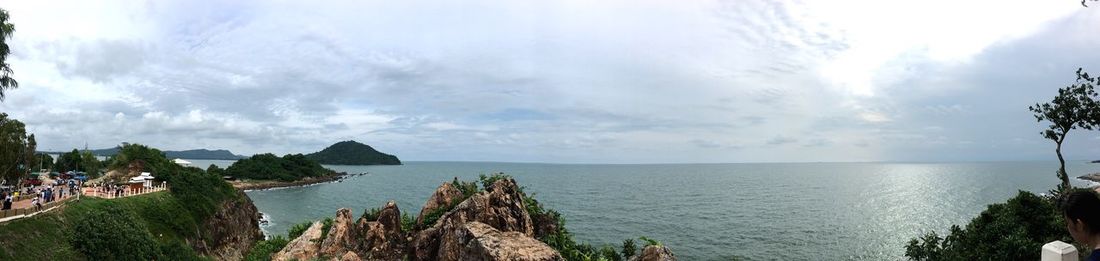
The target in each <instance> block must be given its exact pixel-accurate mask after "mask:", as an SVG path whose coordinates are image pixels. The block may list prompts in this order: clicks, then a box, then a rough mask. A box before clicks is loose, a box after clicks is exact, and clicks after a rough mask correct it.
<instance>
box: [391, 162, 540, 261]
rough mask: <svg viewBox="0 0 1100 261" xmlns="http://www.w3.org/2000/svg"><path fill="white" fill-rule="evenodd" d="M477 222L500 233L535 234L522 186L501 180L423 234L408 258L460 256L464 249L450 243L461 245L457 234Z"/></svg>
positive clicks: (413, 242) (421, 233) (463, 202)
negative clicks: (470, 223)
mask: <svg viewBox="0 0 1100 261" xmlns="http://www.w3.org/2000/svg"><path fill="white" fill-rule="evenodd" d="M475 221H476V222H480V223H484V224H486V225H488V226H490V227H492V228H493V229H496V230H498V231H501V232H517V233H520V234H522V235H524V236H525V237H529V238H530V237H532V236H533V235H534V228H533V226H532V222H531V216H530V215H528V213H527V209H526V208H525V207H524V203H523V195H521V194H520V192H519V186H518V185H516V181H515V180H513V179H502V180H497V181H496V182H494V183H493V184H490V185H489V187H487V188H486V189H485V191H482V192H479V193H478V194H475V195H473V196H470V198H467V199H466V200H465V201H462V203H459V204H458V205H457V206H455V208H454V209H452V210H451V211H449V212H447V213H446V214H443V216H442V217H440V218H439V221H438V222H436V223H435V225H433V226H432V227H430V228H427V229H424V230H422V231H420V232H419V233H418V234H417V235H416V236H415V237H414V238H413V241H412V242H411V243H410V245H409V248H410V249H409V254H410V256H409V258H410V259H413V260H442V259H444V258H445V257H446V256H458V255H459V254H460V253H461V251H462V249H463V248H464V246H462V245H453V244H449V243H454V242H460V241H461V240H460V237H461V235H459V234H458V233H459V232H458V231H461V230H463V229H464V227H465V225H466V223H469V222H475ZM444 243H448V244H444Z"/></svg>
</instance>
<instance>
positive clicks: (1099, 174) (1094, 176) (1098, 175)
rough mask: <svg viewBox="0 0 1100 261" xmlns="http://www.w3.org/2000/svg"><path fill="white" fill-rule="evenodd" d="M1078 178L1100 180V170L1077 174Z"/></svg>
mask: <svg viewBox="0 0 1100 261" xmlns="http://www.w3.org/2000/svg"><path fill="white" fill-rule="evenodd" d="M1077 179H1081V180H1087V181H1092V182H1100V172H1097V173H1091V174H1085V175H1081V176H1077Z"/></svg>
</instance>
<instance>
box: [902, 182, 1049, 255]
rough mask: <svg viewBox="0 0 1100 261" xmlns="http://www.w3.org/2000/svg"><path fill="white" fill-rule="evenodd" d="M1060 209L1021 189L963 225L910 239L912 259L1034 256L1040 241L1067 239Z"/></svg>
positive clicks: (1046, 200) (1038, 252) (906, 249)
mask: <svg viewBox="0 0 1100 261" xmlns="http://www.w3.org/2000/svg"><path fill="white" fill-rule="evenodd" d="M1068 236H1069V234H1068V233H1066V230H1065V224H1064V223H1063V221H1062V216H1061V213H1059V212H1058V210H1057V206H1055V204H1054V202H1052V201H1051V200H1049V199H1047V198H1043V197H1041V196H1038V195H1035V194H1032V193H1031V192H1026V191H1020V192H1019V193H1017V194H1016V197H1013V198H1011V199H1009V200H1008V201H1007V202H1004V203H997V204H992V205H989V207H988V208H986V209H985V211H982V213H981V214H979V215H978V216H977V217H974V219H972V220H970V223H969V224H967V225H966V227H959V226H957V225H955V226H951V229H950V230H949V232H948V234H947V235H945V236H943V237H941V236H939V235H937V234H936V233H935V232H930V233H928V234H925V235H924V236H921V237H919V238H914V239H912V240H909V244H908V245H906V246H905V256H907V257H909V259H911V260H930V261H931V260H1036V259H1039V254H1040V251H1039V249H1040V248H1042V246H1043V244H1045V243H1046V242H1050V241H1054V240H1062V241H1069V237H1068Z"/></svg>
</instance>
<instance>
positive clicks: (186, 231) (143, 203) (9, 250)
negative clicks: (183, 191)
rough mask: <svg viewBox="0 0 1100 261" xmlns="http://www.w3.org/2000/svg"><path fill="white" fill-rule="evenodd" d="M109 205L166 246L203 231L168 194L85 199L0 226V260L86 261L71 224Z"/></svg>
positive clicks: (183, 207) (181, 241)
mask: <svg viewBox="0 0 1100 261" xmlns="http://www.w3.org/2000/svg"><path fill="white" fill-rule="evenodd" d="M108 205H111V206H115V207H119V208H122V209H126V210H130V211H133V212H134V213H135V214H137V216H138V217H139V221H140V222H142V223H144V225H145V226H146V227H147V228H148V230H149V232H150V233H151V234H152V235H153V237H154V238H155V239H156V240H157V241H158V243H161V245H164V246H172V245H179V244H183V245H186V239H187V238H195V237H197V233H198V231H199V230H200V229H201V225H200V222H198V221H196V220H195V219H194V218H193V217H192V215H190V213H189V212H188V210H187V208H185V205H184V204H182V203H181V202H180V201H179V200H178V199H176V198H175V197H173V196H172V195H171V194H169V193H167V192H155V193H149V194H146V195H140V196H133V197H126V198H121V199H112V200H107V199H100V198H93V197H83V198H81V199H80V200H78V201H73V202H69V203H68V204H66V205H65V206H63V207H62V208H59V209H58V210H54V211H50V212H47V213H42V214H39V215H36V216H34V217H30V218H23V219H18V220H12V221H9V222H5V223H0V235H3V236H0V260H85V259H86V258H85V257H84V256H83V255H82V254H80V253H79V252H77V251H76V250H75V249H74V248H73V247H72V246H71V245H69V242H68V238H69V236H70V235H71V234H72V233H73V231H72V228H71V227H72V225H73V224H72V223H73V222H74V221H76V220H79V219H80V218H82V217H84V216H85V215H88V214H89V213H90V212H92V211H94V210H97V209H103V208H105V207H107V206H108ZM187 250H190V248H187ZM191 251H193V250H191Z"/></svg>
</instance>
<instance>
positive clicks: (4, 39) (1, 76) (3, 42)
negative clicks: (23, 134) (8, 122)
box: [0, 9, 19, 101]
mask: <svg viewBox="0 0 1100 261" xmlns="http://www.w3.org/2000/svg"><path fill="white" fill-rule="evenodd" d="M12 33H15V25H12V24H11V23H9V22H8V11H7V10H4V9H0V101H3V100H4V90H5V89H6V90H11V89H15V88H18V87H19V82H16V81H15V79H14V78H12V70H11V65H8V61H7V60H8V54H11V48H10V47H9V46H8V39H11V36H12Z"/></svg>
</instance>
